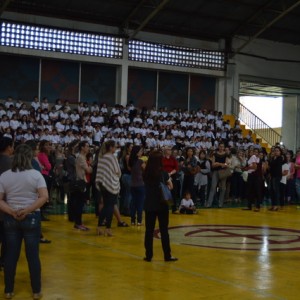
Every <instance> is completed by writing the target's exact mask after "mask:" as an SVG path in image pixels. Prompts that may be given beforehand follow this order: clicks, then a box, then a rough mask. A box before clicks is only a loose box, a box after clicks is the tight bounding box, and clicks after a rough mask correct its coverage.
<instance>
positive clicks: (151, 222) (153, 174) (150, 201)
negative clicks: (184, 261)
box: [144, 151, 178, 262]
mask: <svg viewBox="0 0 300 300" xmlns="http://www.w3.org/2000/svg"><path fill="white" fill-rule="evenodd" d="M162 182H163V183H166V184H167V185H168V187H169V188H170V189H172V182H171V180H170V176H169V174H168V173H167V172H165V171H164V170H163V163H162V153H161V152H160V151H153V152H152V153H150V155H149V159H148V162H147V165H146V168H145V173H144V183H145V192H146V197H145V205H144V209H145V225H146V231H145V240H144V246H145V250H146V256H145V258H144V260H145V261H148V262H150V261H151V260H152V257H153V233H154V228H155V222H156V218H158V223H159V231H160V235H161V244H162V248H163V252H164V259H165V261H176V260H178V259H177V258H176V257H173V256H172V255H171V247H170V238H169V232H168V226H169V206H168V204H167V203H166V202H164V201H162V195H161V189H160V184H161V183H162Z"/></svg>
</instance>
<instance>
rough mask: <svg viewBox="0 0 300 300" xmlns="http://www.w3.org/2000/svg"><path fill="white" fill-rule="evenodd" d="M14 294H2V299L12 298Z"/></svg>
mask: <svg viewBox="0 0 300 300" xmlns="http://www.w3.org/2000/svg"><path fill="white" fill-rule="evenodd" d="M13 296H14V293H5V294H4V299H12V298H13Z"/></svg>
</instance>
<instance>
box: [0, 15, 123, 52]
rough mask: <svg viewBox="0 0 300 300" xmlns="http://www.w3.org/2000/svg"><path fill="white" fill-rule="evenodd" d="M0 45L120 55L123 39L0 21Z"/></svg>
mask: <svg viewBox="0 0 300 300" xmlns="http://www.w3.org/2000/svg"><path fill="white" fill-rule="evenodd" d="M0 26H1V33H0V35H1V46H11V47H20V48H28V49H36V50H45V51H54V52H63V53H70V54H80V55H90V56H100V57H107V58H122V55H123V39H122V38H120V37H114V36H105V35H100V34H94V33H87V32H76V31H71V30H64V29H57V28H50V27H43V26H35V25H28V24H20V23H12V22H7V21H2V22H1V25H0Z"/></svg>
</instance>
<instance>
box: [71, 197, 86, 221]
mask: <svg viewBox="0 0 300 300" xmlns="http://www.w3.org/2000/svg"><path fill="white" fill-rule="evenodd" d="M71 197H72V198H73V199H72V200H74V202H73V215H74V222H75V225H82V213H83V207H84V203H85V192H76V193H71Z"/></svg>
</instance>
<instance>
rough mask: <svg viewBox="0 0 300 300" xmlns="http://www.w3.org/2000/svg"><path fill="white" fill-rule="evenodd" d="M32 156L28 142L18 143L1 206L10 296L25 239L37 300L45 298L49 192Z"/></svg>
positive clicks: (1, 186)
mask: <svg viewBox="0 0 300 300" xmlns="http://www.w3.org/2000/svg"><path fill="white" fill-rule="evenodd" d="M32 158H33V152H32V150H31V148H30V147H29V146H28V145H20V146H18V147H17V148H16V150H15V154H14V158H13V162H12V168H11V170H8V171H6V172H4V173H3V174H2V175H1V176H0V209H1V210H2V211H3V212H4V213H5V215H4V234H5V239H6V247H7V253H6V254H5V257H4V282H5V289H4V293H5V298H6V299H11V298H12V297H13V295H14V280H15V274H16V268H17V262H18V259H19V256H20V251H21V245H22V240H23V239H24V242H25V251H26V258H27V262H28V267H29V273H30V280H31V288H32V292H33V299H40V298H41V297H42V294H41V263H40V258H39V243H40V235H41V215H40V207H41V206H43V205H44V204H45V203H46V202H47V200H48V191H47V186H46V182H45V179H44V177H43V176H42V174H41V173H40V172H38V171H36V170H34V169H33V168H32V165H31V160H32ZM4 199H6V200H4Z"/></svg>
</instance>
